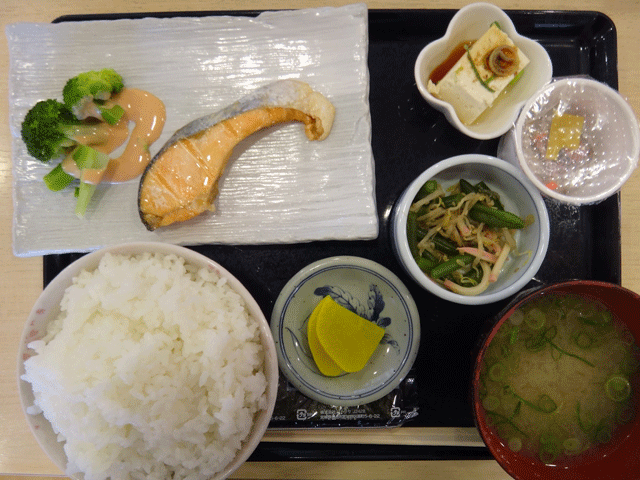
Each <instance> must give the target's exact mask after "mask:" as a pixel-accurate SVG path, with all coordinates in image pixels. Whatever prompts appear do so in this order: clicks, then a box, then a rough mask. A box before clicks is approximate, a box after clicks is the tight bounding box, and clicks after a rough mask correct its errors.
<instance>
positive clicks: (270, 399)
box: [18, 242, 279, 480]
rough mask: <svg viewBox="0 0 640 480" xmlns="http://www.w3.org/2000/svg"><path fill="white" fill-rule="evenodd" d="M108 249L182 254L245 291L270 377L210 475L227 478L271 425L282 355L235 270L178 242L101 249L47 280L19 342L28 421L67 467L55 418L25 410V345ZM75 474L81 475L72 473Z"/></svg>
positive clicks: (26, 395) (27, 394) (29, 398)
mask: <svg viewBox="0 0 640 480" xmlns="http://www.w3.org/2000/svg"><path fill="white" fill-rule="evenodd" d="M107 252H111V253H116V254H139V253H144V252H157V253H163V254H175V255H178V256H181V257H183V258H184V259H185V260H186V261H187V262H188V263H190V264H192V265H197V266H202V267H203V268H209V269H213V270H215V271H216V272H217V273H218V274H219V275H220V276H221V277H223V278H225V279H226V281H227V282H228V284H229V285H230V286H231V287H232V288H233V289H234V290H235V291H236V292H237V293H238V294H240V296H242V298H243V299H244V301H245V302H246V305H247V308H248V310H249V312H250V314H251V316H252V317H253V318H254V319H255V321H256V322H258V324H259V327H260V337H261V340H262V344H263V345H264V348H265V376H266V378H267V380H268V386H267V408H266V409H265V410H262V411H261V412H260V413H259V414H258V415H257V417H256V418H255V423H254V426H253V430H252V432H251V434H250V437H249V438H248V439H247V440H246V441H245V443H244V444H243V446H242V448H241V449H240V450H239V451H238V454H237V455H236V457H235V459H234V460H233V461H232V462H231V463H230V464H229V465H228V466H227V467H226V468H224V470H222V471H220V472H219V473H218V474H216V475H215V476H214V477H212V479H215V480H220V479H223V478H227V477H228V476H229V475H231V473H233V472H234V471H235V470H236V469H237V468H238V467H240V465H242V464H243V463H244V462H245V461H246V460H247V458H249V456H250V455H251V453H252V452H253V451H254V450H255V448H256V447H257V446H258V443H259V442H260V440H261V438H262V436H263V435H264V432H265V431H266V429H267V427H268V425H269V422H270V420H271V415H272V414H273V410H274V406H275V401H276V395H277V388H278V375H279V372H278V359H277V356H276V351H275V345H274V342H273V337H272V335H271V330H270V328H269V324H268V323H267V319H266V318H265V316H264V314H263V313H262V310H261V309H260V307H259V306H258V304H257V303H256V301H255V300H254V299H253V297H252V296H251V294H250V293H249V291H248V290H247V289H246V288H245V287H244V286H243V285H242V284H241V283H240V282H239V281H238V280H237V279H236V278H235V277H234V276H233V275H231V273H229V272H228V271H227V270H226V269H224V268H223V267H222V266H220V265H219V264H217V263H216V262H214V261H212V260H210V259H209V258H207V257H205V256H204V255H201V254H199V253H197V252H195V251H193V250H189V249H187V248H184V247H180V246H175V245H170V244H164V243H150V242H138V243H131V244H122V245H117V246H113V247H108V248H104V249H101V250H97V251H95V252H92V253H89V254H87V255H85V256H83V257H81V258H80V259H78V260H76V261H75V262H73V263H71V264H70V265H69V266H68V267H66V268H65V269H64V270H63V271H62V272H60V273H59V274H58V275H57V276H56V277H55V278H54V279H53V280H52V281H51V282H50V283H49V285H47V287H46V288H45V289H44V291H43V292H42V294H41V295H40V297H39V298H38V300H37V301H36V304H35V305H34V307H33V309H32V311H31V313H30V314H29V318H28V319H27V322H26V324H25V328H24V331H23V333H22V337H21V339H20V345H19V348H18V387H19V393H20V402H21V404H22V407H23V410H24V412H25V416H26V419H27V423H28V424H29V427H30V428H31V432H32V433H33V435H34V436H35V438H36V440H37V441H38V444H39V445H40V447H41V448H42V449H43V450H44V452H45V453H46V454H47V455H48V456H49V458H51V460H52V461H53V463H55V464H56V466H57V467H58V468H60V470H61V471H63V472H64V471H65V469H66V465H67V456H66V454H65V452H64V449H63V443H60V442H58V441H57V435H56V434H55V433H54V431H53V429H52V427H51V424H50V423H49V421H48V420H47V419H46V418H45V417H44V416H43V415H42V414H39V415H32V414H29V413H27V411H26V409H27V408H28V407H30V406H31V405H33V401H34V396H33V391H32V389H31V384H30V383H28V382H25V381H24V380H22V379H21V378H20V377H21V376H22V375H23V374H24V372H25V370H24V361H25V360H26V359H27V358H29V357H30V355H31V354H32V351H31V350H30V349H29V348H27V345H28V344H29V343H30V342H32V341H34V340H37V339H39V338H41V337H42V336H43V335H44V332H45V330H46V325H47V324H48V322H50V321H51V320H53V319H55V318H56V317H57V315H58V313H59V312H60V300H61V299H62V297H63V295H64V291H65V289H66V288H67V287H68V286H69V285H70V284H71V281H72V279H73V278H74V277H75V276H77V275H78V273H79V272H80V271H81V270H83V269H94V268H96V267H97V265H98V264H99V262H100V259H101V258H102V257H103V256H104V254H105V253H107ZM74 478H81V477H80V476H78V477H75V476H74Z"/></svg>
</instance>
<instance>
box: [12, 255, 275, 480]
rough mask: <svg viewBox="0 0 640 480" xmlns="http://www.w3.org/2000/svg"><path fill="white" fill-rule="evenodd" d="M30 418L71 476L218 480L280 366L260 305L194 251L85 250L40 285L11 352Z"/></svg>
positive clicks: (257, 421)
mask: <svg viewBox="0 0 640 480" xmlns="http://www.w3.org/2000/svg"><path fill="white" fill-rule="evenodd" d="M18 383H19V392H20V398H21V402H22V406H23V409H24V411H25V415H26V418H27V421H28V423H29V425H30V427H31V430H32V432H33V434H34V435H35V437H36V439H37V441H38V443H39V444H40V446H41V447H42V448H43V450H44V451H45V452H46V453H47V455H48V456H49V457H50V458H51V460H52V461H53V462H54V463H55V464H56V465H57V466H58V467H59V468H60V469H61V470H62V471H63V472H64V473H65V475H68V476H70V477H73V478H78V479H86V480H98V479H106V478H111V479H114V480H115V479H138V478H140V479H142V478H144V479H162V480H164V479H167V478H172V479H175V480H177V479H186V478H188V479H193V480H195V479H221V478H226V477H228V476H229V475H231V474H232V473H233V472H234V471H235V470H236V469H237V468H238V467H239V466H240V465H241V464H242V463H244V461H245V460H247V458H248V457H249V456H250V455H251V453H252V452H253V451H254V450H255V448H256V447H257V445H258V443H259V442H260V440H261V438H262V436H263V434H264V432H265V430H266V428H267V426H268V424H269V421H270V419H271V415H272V413H273V408H274V405H275V398H276V391H277V384H278V364H277V356H276V352H275V346H274V341H273V337H272V335H271V331H270V328H269V325H268V323H267V320H266V318H265V317H264V314H263V313H262V311H261V309H260V307H259V306H258V304H257V303H256V301H255V300H254V299H253V297H252V296H251V294H250V293H249V292H248V291H247V289H246V288H245V287H244V286H243V285H242V284H241V283H240V282H239V281H238V280H237V279H236V278H235V277H234V276H233V275H232V274H231V273H229V272H228V271H227V270H226V269H224V268H223V267H221V266H220V265H218V264H217V263H215V262H214V261H212V260H210V259H209V258H207V257H205V256H204V255H201V254H199V253H197V252H195V251H193V250H190V249H187V248H184V247H179V246H175V245H169V244H162V243H131V244H125V245H118V246H113V247H108V248H104V249H101V250H98V251H95V252H92V253H89V254H87V255H85V256H83V257H81V258H80V259H78V260H77V261H75V262H73V263H72V264H71V265H69V266H68V267H67V268H65V269H64V270H63V271H62V272H61V273H60V274H59V275H58V276H56V278H55V279H53V281H51V282H50V283H49V285H48V286H47V287H46V288H45V289H44V291H43V293H42V294H41V296H40V298H39V299H38V300H37V302H36V304H35V305H34V307H33V310H32V311H31V314H30V315H29V318H28V320H27V323H26V326H25V329H24V332H23V335H22V339H21V342H20V348H19V357H18Z"/></svg>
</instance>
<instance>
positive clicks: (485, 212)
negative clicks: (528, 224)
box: [469, 203, 525, 229]
mask: <svg viewBox="0 0 640 480" xmlns="http://www.w3.org/2000/svg"><path fill="white" fill-rule="evenodd" d="M469 216H470V217H471V218H472V219H473V220H475V221H476V222H480V223H484V224H485V225H486V226H488V227H491V228H503V227H506V228H516V229H520V228H524V226H525V225H524V220H522V219H521V218H520V217H519V216H517V215H516V214H515V213H511V212H507V211H505V210H499V209H497V208H493V207H490V206H488V205H484V204H483V203H476V204H475V205H474V206H473V207H471V209H470V210H469Z"/></svg>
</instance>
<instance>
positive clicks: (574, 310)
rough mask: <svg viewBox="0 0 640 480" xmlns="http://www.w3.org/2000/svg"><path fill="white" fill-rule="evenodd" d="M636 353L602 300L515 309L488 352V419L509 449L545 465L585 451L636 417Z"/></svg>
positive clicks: (484, 374) (484, 396) (568, 298)
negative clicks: (520, 452)
mask: <svg viewBox="0 0 640 480" xmlns="http://www.w3.org/2000/svg"><path fill="white" fill-rule="evenodd" d="M639 358H640V354H639V349H638V346H637V345H636V344H635V342H634V339H633V336H632V334H631V332H630V331H629V330H628V328H627V327H626V326H624V325H623V324H622V322H620V321H619V320H617V319H615V318H614V317H613V316H612V314H611V312H610V311H609V310H608V309H607V308H606V307H605V306H604V305H603V304H601V303H599V302H597V301H594V300H588V299H585V298H583V297H580V296H577V295H560V294H553V295H543V296H541V297H540V298H539V299H537V300H534V301H532V302H528V303H527V304H525V305H523V306H521V307H520V308H518V309H517V310H515V311H514V312H513V314H512V315H511V316H510V317H509V318H508V319H507V320H506V321H505V322H504V324H503V325H502V326H501V327H500V329H499V330H498V332H497V333H496V335H495V337H494V338H493V340H492V341H491V343H490V345H489V347H488V348H487V350H486V353H485V356H484V359H483V363H482V368H481V374H480V389H479V393H480V399H481V401H482V406H483V409H484V413H485V417H486V419H487V422H488V424H489V425H491V426H492V427H493V428H494V429H495V431H496V433H497V434H498V435H499V436H500V437H501V439H502V440H503V441H504V443H505V444H506V445H508V446H509V448H511V449H512V450H514V451H522V453H525V454H527V455H530V456H532V457H535V458H537V459H539V460H541V461H542V462H544V463H547V464H559V463H563V462H567V461H570V460H571V459H572V458H573V457H574V456H576V455H585V454H588V452H590V451H593V450H594V449H596V448H597V447H598V446H600V445H603V444H606V443H607V442H609V441H610V440H611V438H612V437H613V435H614V434H615V431H616V429H617V428H619V427H620V426H621V425H624V424H625V423H629V422H631V421H632V420H633V419H634V417H635V415H636V409H637V402H638V400H637V398H638V393H637V392H636V391H634V384H637V382H635V380H634V379H635V378H637V377H636V376H637V375H638V373H639V372H638V370H639V365H640V360H639Z"/></svg>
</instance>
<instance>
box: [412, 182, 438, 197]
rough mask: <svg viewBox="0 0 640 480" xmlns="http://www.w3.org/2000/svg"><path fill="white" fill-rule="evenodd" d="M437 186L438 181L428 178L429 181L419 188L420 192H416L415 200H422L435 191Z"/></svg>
mask: <svg viewBox="0 0 640 480" xmlns="http://www.w3.org/2000/svg"><path fill="white" fill-rule="evenodd" d="M437 188H438V182H436V181H435V180H427V182H426V183H425V184H424V185H422V187H420V190H418V193H417V194H416V196H415V199H414V200H413V201H414V202H417V201H418V200H422V199H423V198H424V197H426V196H428V195H431V194H432V193H433V192H435V191H436V189H437Z"/></svg>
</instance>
